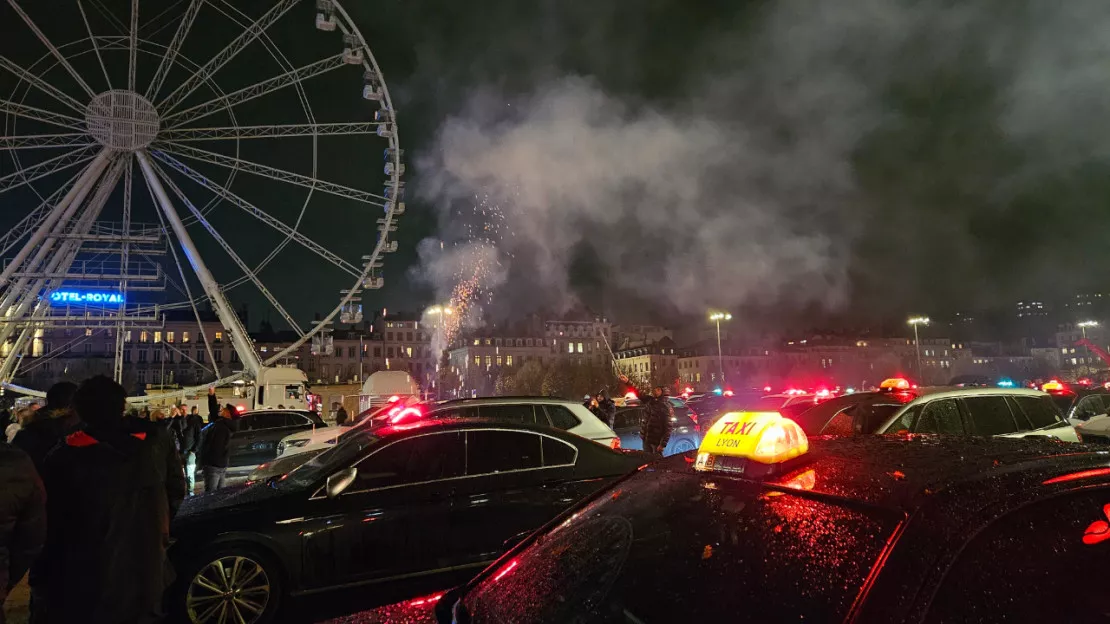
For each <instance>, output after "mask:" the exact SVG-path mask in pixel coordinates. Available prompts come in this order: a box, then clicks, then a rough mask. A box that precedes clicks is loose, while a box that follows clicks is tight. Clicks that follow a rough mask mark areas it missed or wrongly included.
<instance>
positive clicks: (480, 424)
mask: <svg viewBox="0 0 1110 624" xmlns="http://www.w3.org/2000/svg"><path fill="white" fill-rule="evenodd" d="M491 426H493V427H495V428H497V429H511V430H516V431H529V432H532V433H543V434H547V435H552V436H555V437H560V438H568V439H575V438H577V439H583V440H584V439H585V438H580V437H579V436H576V435H574V434H572V433H565V432H563V431H562V430H560V429H554V428H552V427H551V426H549V425H537V424H533V423H512V422H505V421H502V420H492V419H489V418H465V419H463V418H435V417H429V418H424V419H421V420H418V421H415V422H412V423H405V424H400V425H386V426H384V427H379V428H378V429H375V430H373V431H367V432H365V434H366V435H372V436H374V437H378V438H392V437H398V438H401V437H406V436H409V435H417V434H421V433H431V432H433V431H465V430H467V429H489V428H490V427H491Z"/></svg>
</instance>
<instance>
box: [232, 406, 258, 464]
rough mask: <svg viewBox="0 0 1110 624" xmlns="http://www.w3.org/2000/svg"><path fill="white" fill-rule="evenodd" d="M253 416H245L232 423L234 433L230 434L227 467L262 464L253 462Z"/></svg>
mask: <svg viewBox="0 0 1110 624" xmlns="http://www.w3.org/2000/svg"><path fill="white" fill-rule="evenodd" d="M254 419H255V415H254V414H247V415H245V416H243V417H242V418H236V419H235V420H234V421H233V425H232V426H233V427H234V428H235V431H234V433H232V434H231V442H230V447H231V450H230V456H229V457H228V465H229V466H253V465H255V464H259V463H262V462H256V461H253V457H254V456H255V452H254V449H253V448H252V445H253V444H254V437H253V436H254Z"/></svg>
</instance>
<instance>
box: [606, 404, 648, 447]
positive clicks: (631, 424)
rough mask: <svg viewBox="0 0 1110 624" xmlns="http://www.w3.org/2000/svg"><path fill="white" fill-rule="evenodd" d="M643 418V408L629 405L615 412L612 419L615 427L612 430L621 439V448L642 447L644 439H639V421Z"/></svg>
mask: <svg viewBox="0 0 1110 624" xmlns="http://www.w3.org/2000/svg"><path fill="white" fill-rule="evenodd" d="M643 418H644V408H642V407H631V408H625V409H622V410H620V411H618V412H617V415H616V417H615V418H614V419H613V420H614V422H615V424H616V427H615V428H614V429H613V431H614V432H615V433H616V434H617V437H619V438H620V439H621V448H622V449H629V450H633V451H640V450H643V448H644V441H643V440H642V439H640V422H641V421H642V420H643Z"/></svg>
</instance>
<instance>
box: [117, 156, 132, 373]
mask: <svg viewBox="0 0 1110 624" xmlns="http://www.w3.org/2000/svg"><path fill="white" fill-rule="evenodd" d="M134 165H135V161H134V159H132V158H130V157H129V158H128V159H127V165H126V167H125V168H124V170H123V228H122V230H123V236H124V239H123V244H122V248H121V253H120V266H123V267H127V266H129V265H130V262H131V243H129V242H128V240H127V237H128V236H130V235H131V193H132V192H133V188H132V185H133V184H134V177H133V176H134ZM125 270H126V269H125ZM119 289H120V292H122V293H124V294H125V295H126V293H127V280H120V285H119ZM126 300H127V299H126V297H124V299H123V300H122V301H120V304H119V308H118V309H117V310H116V313H117V314H119V316H120V321H119V323H116V345H115V347H116V348H115V353H114V355H115V357H114V358H113V362H112V378H113V379H115V380H116V383H122V382H123V347H124V340H123V337H124V331H126V326H125V325H124V322H123V316H124V312H125V310H124V306H125V305H126Z"/></svg>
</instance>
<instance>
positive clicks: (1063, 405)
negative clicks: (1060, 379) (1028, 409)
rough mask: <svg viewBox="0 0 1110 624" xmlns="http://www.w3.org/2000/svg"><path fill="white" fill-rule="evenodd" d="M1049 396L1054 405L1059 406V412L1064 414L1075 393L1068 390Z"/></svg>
mask: <svg viewBox="0 0 1110 624" xmlns="http://www.w3.org/2000/svg"><path fill="white" fill-rule="evenodd" d="M1051 396H1052V402H1053V403H1055V404H1056V407H1058V408H1060V413H1061V414H1064V415H1065V416H1066V415H1067V413H1068V412H1069V411H1070V410H1071V403H1072V401H1074V400H1075V395H1074V394H1072V393H1070V392H1062V393H1059V394H1057V393H1053V394H1052V395H1051Z"/></svg>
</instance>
